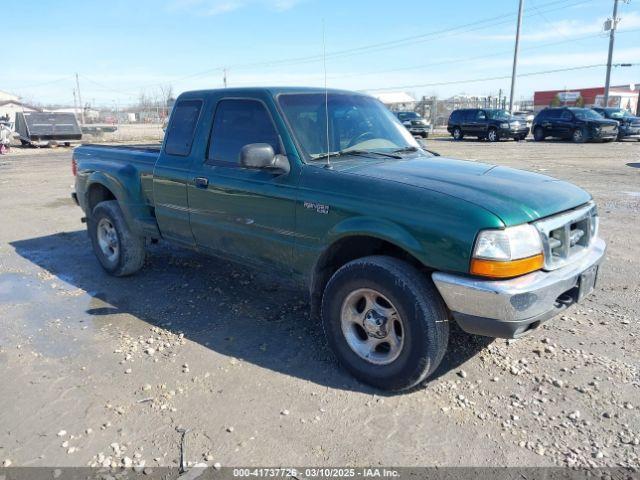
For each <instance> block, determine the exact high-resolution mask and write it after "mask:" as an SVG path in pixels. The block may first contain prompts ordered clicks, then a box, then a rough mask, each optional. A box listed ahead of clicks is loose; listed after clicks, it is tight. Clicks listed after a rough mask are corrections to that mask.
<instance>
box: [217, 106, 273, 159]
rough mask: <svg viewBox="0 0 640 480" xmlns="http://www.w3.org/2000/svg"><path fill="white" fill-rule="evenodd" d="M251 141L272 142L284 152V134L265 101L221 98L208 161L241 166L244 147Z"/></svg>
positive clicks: (271, 143)
mask: <svg viewBox="0 0 640 480" xmlns="http://www.w3.org/2000/svg"><path fill="white" fill-rule="evenodd" d="M250 143H268V144H269V145H271V147H272V148H273V151H274V152H275V153H276V154H278V153H281V152H280V137H279V135H278V132H277V131H276V128H275V125H274V123H273V120H272V118H271V115H270V114H269V111H268V110H267V108H266V107H265V106H264V104H263V103H262V102H260V101H258V100H251V99H225V100H220V101H219V102H218V105H217V106H216V111H215V115H214V117H213V126H212V128H211V138H210V140H209V148H208V152H207V163H210V164H222V165H231V164H235V165H237V164H238V163H239V161H240V150H242V147H244V146H245V145H248V144H250Z"/></svg>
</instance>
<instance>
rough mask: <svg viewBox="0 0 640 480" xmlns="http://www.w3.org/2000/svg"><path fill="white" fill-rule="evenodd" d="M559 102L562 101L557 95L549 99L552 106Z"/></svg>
mask: <svg viewBox="0 0 640 480" xmlns="http://www.w3.org/2000/svg"><path fill="white" fill-rule="evenodd" d="M561 103H562V102H561V101H560V97H559V96H558V95H556V96H555V97H553V98H552V99H551V106H552V107H559V106H560V104H561Z"/></svg>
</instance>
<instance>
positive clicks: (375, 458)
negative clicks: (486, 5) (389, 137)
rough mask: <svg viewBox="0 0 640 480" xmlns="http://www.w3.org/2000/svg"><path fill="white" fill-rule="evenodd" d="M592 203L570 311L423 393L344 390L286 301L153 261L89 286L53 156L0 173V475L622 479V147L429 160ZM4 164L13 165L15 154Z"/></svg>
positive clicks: (638, 389) (170, 257)
mask: <svg viewBox="0 0 640 480" xmlns="http://www.w3.org/2000/svg"><path fill="white" fill-rule="evenodd" d="M429 148H432V149H433V150H436V151H438V152H440V153H441V154H443V155H448V156H453V157H458V158H467V159H477V160H483V161H489V162H493V163H497V164H500V165H508V166H513V167H517V168H523V169H528V170H532V171H537V172H544V173H545V174H549V175H552V176H555V177H558V178H561V179H564V180H569V181H571V182H574V183H576V184H578V185H580V186H581V187H583V188H585V189H587V190H588V191H589V192H591V193H592V194H593V196H594V197H595V199H596V201H597V202H598V205H599V209H600V213H601V218H602V222H601V232H602V236H603V237H605V239H606V240H607V242H608V245H609V251H608V255H607V261H606V263H605V264H604V266H603V268H602V269H601V276H600V279H599V286H598V289H597V291H596V292H595V294H594V295H592V296H591V297H590V298H589V299H588V301H586V302H585V303H584V304H583V305H580V306H578V307H573V308H571V309H569V310H568V311H567V312H566V314H565V315H563V316H562V317H561V318H556V319H554V320H553V321H551V322H549V323H547V324H546V325H545V326H544V327H543V328H541V329H540V330H538V331H536V332H535V333H533V334H532V335H530V336H528V337H526V338H524V339H520V340H517V341H509V342H507V341H504V340H496V341H493V342H491V340H489V339H484V338H481V337H472V336H469V335H466V334H464V333H463V332H460V331H458V330H455V331H454V332H453V335H452V338H451V341H450V350H449V353H448V355H447V356H446V358H445V360H444V362H443V364H442V366H441V368H440V369H439V371H438V372H437V374H436V376H435V378H434V379H433V380H432V381H431V382H430V383H429V384H428V385H427V386H425V387H424V388H422V389H420V390H417V391H414V392H411V393H408V394H397V395H383V394H381V393H380V392H376V391H374V390H372V389H370V388H368V387H366V386H364V385H361V384H359V383H358V382H356V381H355V380H353V379H352V378H351V377H350V376H349V375H347V374H346V373H345V372H343V371H342V370H341V369H340V367H339V366H338V365H337V364H336V363H335V361H334V360H333V359H332V357H331V355H330V353H329V352H328V350H327V348H326V347H325V344H324V341H323V337H322V330H321V328H320V326H319V325H317V324H315V323H314V322H312V321H311V320H310V319H309V318H308V315H307V300H306V297H305V296H304V294H301V293H299V292H296V291H292V290H289V289H287V288H286V287H282V286H279V285H277V284H276V283H275V282H274V280H273V279H271V278H269V277H267V276H264V275H258V274H255V273H254V272H251V271H248V270H245V269H243V268H241V267H237V266H234V265H231V264H227V263H224V262H222V261H219V260H214V259H209V258H205V257H202V256H199V255H197V254H195V253H192V252H190V251H186V250H181V249H178V248H174V247H170V246H166V245H162V244H160V245H157V246H154V247H153V248H152V249H151V253H150V256H149V259H148V264H147V265H146V267H145V269H144V270H143V271H142V272H140V273H139V274H138V275H136V276H134V277H130V278H123V279H116V278H111V277H109V276H107V275H106V274H105V273H103V271H102V270H101V269H100V267H99V265H98V263H97V261H96V260H95V258H94V256H93V253H92V252H91V248H90V245H89V240H88V238H87V235H86V233H85V231H84V226H83V225H82V224H81V223H80V216H81V212H80V210H79V209H78V208H77V207H76V206H75V205H73V204H72V202H71V200H70V198H69V193H70V191H71V186H72V183H73V180H72V176H71V169H70V161H69V160H70V151H69V150H68V149H56V150H38V151H36V150H21V151H20V152H19V153H18V152H16V153H15V154H12V155H8V156H3V157H0V212H2V222H1V223H0V225H1V227H0V318H1V319H2V329H0V385H1V388H0V392H1V394H0V463H2V462H5V465H9V464H11V465H14V466H86V465H105V466H108V465H131V464H133V465H146V466H159V465H177V462H178V461H179V439H180V435H179V434H178V433H177V431H176V429H177V428H179V427H184V428H188V429H190V430H191V431H190V432H189V433H188V434H187V437H186V438H187V445H186V457H187V460H188V461H189V462H206V463H208V464H210V465H213V464H215V463H220V464H221V465H223V466H232V465H298V466H300V465H334V466H337V465H352V466H365V465H374V466H378V465H394V466H410V465H438V466H445V465H447V466H462V465H484V466H494V465H513V466H545V465H561V466H562V465H570V466H571V465H573V466H585V465H591V466H613V465H622V466H626V465H631V466H640V446H639V443H640V395H639V393H640V377H639V374H638V370H639V365H640V348H639V347H640V332H639V329H638V327H639V325H640V274H639V270H640V268H639V267H640V260H639V259H640V242H638V239H639V238H640V216H639V215H640V143H638V142H624V143H613V144H585V145H573V144H570V143H563V142H545V143H543V144H538V143H533V142H519V143H516V142H512V141H509V142H501V143H499V144H489V143H487V142H476V141H464V142H456V143H454V142H452V141H450V140H448V139H434V140H430V141H429ZM16 150H18V149H16Z"/></svg>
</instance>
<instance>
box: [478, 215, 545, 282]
mask: <svg viewBox="0 0 640 480" xmlns="http://www.w3.org/2000/svg"><path fill="white" fill-rule="evenodd" d="M543 265H544V255H543V253H542V240H541V238H540V234H539V233H538V230H537V229H536V228H535V227H534V226H533V225H528V224H526V225H519V226H517V227H509V228H505V229H504V230H483V231H481V232H480V233H479V234H478V238H477V240H476V245H475V248H474V251H473V259H472V260H471V273H472V274H474V275H482V276H486V277H494V278H508V277H516V276H518V275H524V274H525V273H529V272H533V271H535V270H539V269H540V268H542V266H543Z"/></svg>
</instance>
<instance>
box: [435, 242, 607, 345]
mask: <svg viewBox="0 0 640 480" xmlns="http://www.w3.org/2000/svg"><path fill="white" fill-rule="evenodd" d="M605 251H606V245H605V242H604V240H602V239H600V238H596V239H595V240H594V241H593V244H592V245H591V247H590V248H589V250H588V251H587V252H586V254H585V255H584V256H583V257H581V258H580V259H579V260H577V261H576V262H574V263H571V264H569V265H566V266H565V267H562V268H560V269H558V270H553V271H549V272H545V271H542V270H540V271H537V272H532V273H529V274H527V275H523V276H522V277H517V278H512V279H509V280H484V279H480V278H473V277H468V276H463V275H453V274H449V273H442V272H435V273H434V274H433V275H432V278H433V282H434V283H435V285H436V287H437V288H438V291H439V292H440V295H442V298H443V299H444V301H445V303H446V304H447V307H449V310H451V313H452V314H453V317H454V319H455V320H456V321H457V322H458V324H459V325H460V327H461V328H462V329H463V330H465V331H466V332H468V333H473V334H477V335H485V336H488V337H499V338H516V337H520V336H522V335H524V334H526V333H528V332H529V331H531V330H534V329H535V328H537V327H538V326H540V324H541V323H542V322H544V321H546V320H548V319H550V318H551V317H553V316H555V315H557V314H558V313H560V312H561V311H562V310H564V309H565V308H567V307H568V306H569V305H571V304H573V303H575V302H577V301H578V300H581V298H579V297H581V296H583V295H585V294H588V293H590V292H588V291H587V292H585V291H581V288H580V282H581V281H582V280H581V278H583V274H584V275H587V274H588V273H589V274H594V275H595V271H594V269H596V268H597V266H598V265H599V264H600V263H601V262H602V259H603V257H604V254H605Z"/></svg>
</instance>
